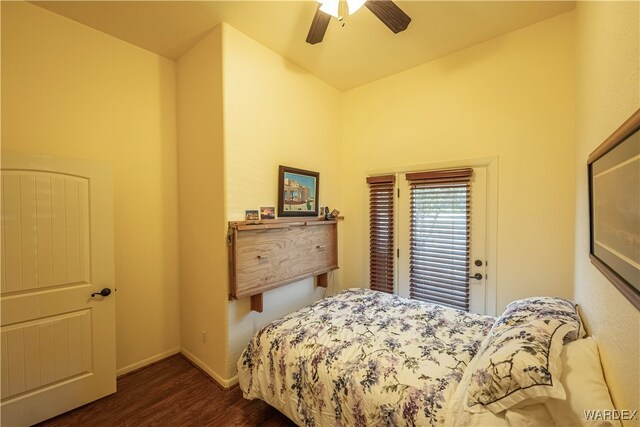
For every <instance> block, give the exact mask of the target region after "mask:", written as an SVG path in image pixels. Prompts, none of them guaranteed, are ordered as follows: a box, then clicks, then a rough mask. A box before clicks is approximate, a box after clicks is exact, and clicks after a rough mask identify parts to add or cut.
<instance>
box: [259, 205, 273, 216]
mask: <svg viewBox="0 0 640 427" xmlns="http://www.w3.org/2000/svg"><path fill="white" fill-rule="evenodd" d="M260 219H276V208H274V207H273V206H267V207H261V208H260Z"/></svg>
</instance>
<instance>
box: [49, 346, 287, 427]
mask: <svg viewBox="0 0 640 427" xmlns="http://www.w3.org/2000/svg"><path fill="white" fill-rule="evenodd" d="M38 425H39V426H149V425H154V426H268V427H276V426H283V427H284V426H287V427H290V426H295V424H294V423H293V422H291V421H290V420H289V419H288V418H287V417H285V416H284V415H282V414H281V413H280V412H278V411H277V410H276V409H274V408H272V407H271V406H269V405H267V404H266V403H264V402H262V401H260V400H252V401H249V400H245V399H244V398H243V397H242V392H241V391H240V388H239V387H237V386H236V387H234V388H232V389H229V390H222V388H220V387H219V386H218V385H217V384H216V383H215V382H214V381H213V380H212V379H211V378H210V377H209V376H207V375H206V374H204V373H203V372H202V371H200V370H199V369H197V368H195V367H194V366H193V365H191V364H190V363H189V362H187V360H186V359H185V358H184V357H183V356H181V355H176V356H173V357H170V358H168V359H165V360H163V361H161V362H159V363H156V364H154V365H151V366H149V367H147V368H144V369H141V370H139V371H137V372H133V373H131V374H128V375H125V376H123V377H121V378H119V379H118V392H117V393H115V394H112V395H111V396H107V397H105V398H103V399H100V400H98V401H96V402H93V403H90V404H88V405H85V406H82V407H80V408H78V409H75V410H73V411H70V412H67V413H66V414H62V415H60V416H58V417H55V418H52V419H50V420H47V421H45V422H43V423H41V424H38Z"/></svg>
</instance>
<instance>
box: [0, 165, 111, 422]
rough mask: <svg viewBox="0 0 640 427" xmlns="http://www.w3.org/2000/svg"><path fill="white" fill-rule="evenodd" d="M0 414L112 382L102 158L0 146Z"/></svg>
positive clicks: (41, 407)
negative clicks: (68, 156) (19, 151)
mask: <svg viewBox="0 0 640 427" xmlns="http://www.w3.org/2000/svg"><path fill="white" fill-rule="evenodd" d="M2 190H3V191H2V249H3V256H2V258H3V259H2V261H3V274H2V278H1V279H2V287H1V289H2V295H1V299H2V314H1V326H0V336H1V341H0V342H1V345H2V381H1V382H2V396H1V399H2V400H1V401H2V424H3V425H28V424H33V423H36V422H39V421H42V420H45V419H47V418H50V417H53V416H55V415H58V414H60V413H63V412H66V411H68V410H70V409H73V408H75V407H78V406H80V405H83V404H86V403H89V402H91V401H93V400H95V399H98V398H100V397H103V396H105V395H107V394H110V393H113V392H115V295H114V294H112V295H110V296H109V297H101V296H97V297H95V298H92V297H91V293H92V292H97V291H100V289H102V288H103V287H109V288H112V290H113V288H114V271H113V202H112V184H111V173H110V169H109V168H108V166H106V165H105V164H103V163H99V162H90V161H80V160H70V159H53V158H45V157H33V156H26V155H20V154H16V153H3V157H2Z"/></svg>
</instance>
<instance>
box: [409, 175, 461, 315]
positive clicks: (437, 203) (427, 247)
mask: <svg viewBox="0 0 640 427" xmlns="http://www.w3.org/2000/svg"><path fill="white" fill-rule="evenodd" d="M472 174H473V169H457V170H447V171H431V172H419V173H409V174H407V180H408V181H409V186H410V192H411V195H410V197H411V200H410V207H409V214H410V226H409V230H410V238H409V251H410V254H409V282H410V283H409V295H410V298H414V299H417V300H421V301H427V302H432V303H436V304H441V305H446V306H449V307H454V308H458V309H461V310H465V311H468V310H469V279H468V277H469V234H470V181H471V176H472Z"/></svg>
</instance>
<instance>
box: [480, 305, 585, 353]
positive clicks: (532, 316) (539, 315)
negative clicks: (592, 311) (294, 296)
mask: <svg viewBox="0 0 640 427" xmlns="http://www.w3.org/2000/svg"><path fill="white" fill-rule="evenodd" d="M536 319H538V320H550V319H556V320H559V321H561V322H563V323H568V324H571V325H573V329H572V330H571V331H570V332H569V333H568V334H567V335H566V337H565V338H564V342H565V344H566V343H569V342H571V341H575V340H577V339H578V338H584V336H585V335H586V331H585V329H584V326H583V325H582V320H581V319H580V316H579V315H578V310H577V309H576V304H574V303H573V302H571V301H567V300H566V299H562V298H556V297H531V298H525V299H521V300H518V301H514V302H512V303H511V304H509V305H508V306H507V308H505V310H504V313H502V316H500V318H498V321H497V322H496V323H495V324H494V325H493V328H492V331H494V330H499V329H502V328H504V327H509V326H516V325H521V324H523V323H526V322H528V321H530V320H536Z"/></svg>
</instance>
